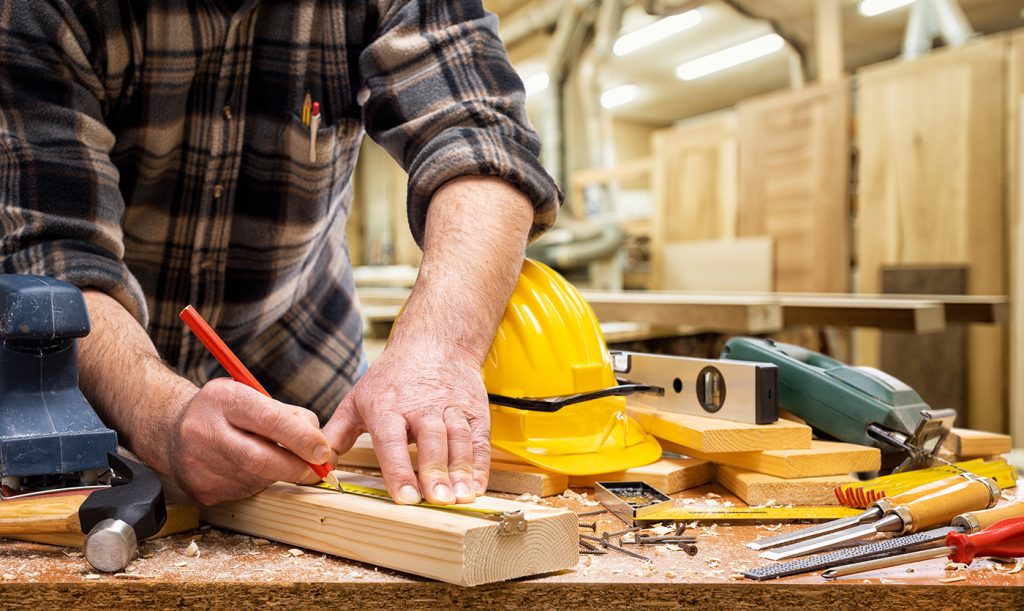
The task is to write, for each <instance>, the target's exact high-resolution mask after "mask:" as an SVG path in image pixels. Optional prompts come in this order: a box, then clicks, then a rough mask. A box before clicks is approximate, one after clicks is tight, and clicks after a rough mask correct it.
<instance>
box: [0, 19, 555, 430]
mask: <svg viewBox="0 0 1024 611" xmlns="http://www.w3.org/2000/svg"><path fill="white" fill-rule="evenodd" d="M307 93H309V94H310V95H311V97H312V98H313V99H315V100H317V101H319V102H320V108H321V116H322V121H321V124H320V127H319V130H318V131H317V134H316V139H315V147H316V161H312V160H311V157H310V154H309V148H310V134H309V131H308V128H307V127H306V126H305V125H304V124H303V121H302V108H303V102H304V99H305V96H306V94H307ZM523 100H524V94H523V89H522V83H521V82H520V80H519V78H518V77H517V76H516V74H515V72H514V71H513V70H512V68H511V66H510V65H509V62H508V59H507V56H506V54H505V51H504V49H503V47H502V44H501V42H500V40H499V39H498V36H497V21H496V18H495V17H494V16H493V15H490V14H488V13H486V12H485V11H484V10H483V8H482V7H481V5H480V2H479V0H459V1H453V0H430V1H428V0H422V1H419V2H414V1H400V0H379V1H377V2H370V1H366V2H363V1H353V0H319V1H318V0H261V1H257V0H243V1H241V2H239V1H232V0H163V1H159V2H158V1H153V2H147V1H143V0H91V1H87V0H79V1H74V0H47V1H42V0H40V1H31V2H30V1H27V0H26V1H21V0H16V1H12V2H3V3H0V228H2V230H3V231H2V236H0V271H2V272H4V273H33V274H44V275H48V276H54V277H57V278H61V279H64V280H67V281H69V282H72V283H74V284H76V285H78V286H80V287H94V288H98V289H101V290H103V291H105V292H107V293H109V294H110V295H111V296H113V297H114V298H115V299H117V300H118V301H119V302H120V303H121V304H122V305H123V306H124V307H125V308H127V310H128V311H129V312H131V313H132V314H133V315H134V316H135V318H136V319H138V321H139V322H140V323H141V324H143V325H144V326H146V328H147V331H148V333H149V335H150V337H152V339H153V341H154V343H155V344H156V347H157V349H158V350H159V352H160V354H161V356H162V357H163V358H165V359H166V360H167V361H168V362H169V363H170V364H171V366H173V367H175V368H176V369H177V371H178V372H180V373H182V374H183V375H185V376H187V377H189V378H190V379H192V380H193V381H195V382H197V383H199V384H202V383H204V382H205V381H206V380H208V379H209V378H211V377H213V376H216V375H223V374H222V373H220V370H219V369H218V366H217V364H216V362H215V361H213V360H212V358H211V357H209V356H208V355H207V354H206V351H205V350H204V349H203V347H202V346H201V344H199V343H198V341H197V340H196V339H195V338H194V337H192V335H191V334H190V333H188V332H187V331H185V330H184V327H183V325H182V324H181V322H180V321H179V320H178V318H177V314H178V312H179V311H180V310H181V308H182V307H183V306H184V305H185V304H188V303H191V304H193V305H195V306H196V308H197V309H198V310H199V311H200V312H202V313H203V315H204V316H205V317H206V318H207V319H208V320H209V321H210V323H211V324H212V325H213V326H214V327H215V328H216V329H217V331H218V332H219V333H220V334H221V336H222V337H223V338H224V340H225V341H226V342H227V343H228V345H230V346H231V347H232V348H233V349H235V350H236V352H237V353H238V354H239V356H240V358H241V359H242V361H244V362H245V363H247V364H248V365H249V366H250V367H251V368H252V370H253V372H254V374H255V375H256V377H257V378H259V379H260V380H261V381H262V382H263V384H264V385H265V386H266V387H267V389H268V390H269V391H270V392H271V393H272V394H274V395H275V396H276V397H277V398H279V399H281V400H284V401H289V402H291V403H295V404H299V405H304V406H307V407H310V408H311V409H313V410H315V411H316V412H318V413H319V414H320V415H321V417H322V418H323V417H327V416H329V415H330V412H331V411H332V410H333V408H334V407H335V406H336V405H337V403H338V401H339V400H340V398H341V397H342V396H343V395H344V393H345V392H347V391H348V389H349V388H350V387H351V385H352V383H353V381H354V380H355V379H356V377H357V375H358V373H359V368H360V364H361V359H362V354H363V352H362V324H361V319H360V315H359V307H358V303H357V300H356V296H355V290H354V285H353V279H352V273H351V264H350V262H349V258H348V253H347V247H346V243H345V232H344V227H345V222H346V219H347V216H348V213H349V209H350V206H351V202H352V184H351V177H352V170H353V167H354V165H355V162H356V157H357V154H358V150H359V145H360V141H361V139H362V134H363V129H364V126H365V128H366V130H367V131H368V132H369V134H370V136H371V137H373V139H374V140H376V141H377V142H378V143H380V144H381V145H382V146H383V147H384V148H385V149H386V150H387V151H388V152H389V153H390V154H391V156H393V157H394V158H395V159H396V160H397V161H398V162H399V163H400V164H401V165H402V167H403V168H405V169H406V171H407V172H408V173H409V177H410V181H409V192H408V215H409V225H410V227H411V229H412V232H413V235H414V236H415V237H416V239H417V240H418V241H419V240H421V238H422V234H423V226H424V222H425V218H426V211H427V206H428V204H429V202H430V199H431V197H432V195H433V193H434V191H435V190H437V189H438V188H439V187H440V186H441V185H443V184H444V183H445V182H446V181H448V180H450V179H452V178H455V177H458V176H462V175H469V174H477V175H491V176H498V177H501V178H503V179H505V180H507V181H509V182H510V183H512V184H514V185H516V186H517V187H518V188H519V189H521V190H522V191H523V192H524V193H525V194H526V195H527V196H528V197H530V199H531V200H532V201H533V203H534V205H535V211H536V214H535V220H534V228H533V231H534V234H536V233H537V232H539V231H542V230H544V229H545V228H547V227H549V226H550V225H551V223H552V222H553V221H554V218H555V215H556V212H557V208H558V205H559V202H560V198H561V195H560V193H559V192H558V189H557V188H556V187H555V185H554V183H553V182H552V180H551V179H550V177H549V176H548V175H547V174H546V173H545V171H544V170H543V168H542V166H541V165H540V164H539V162H538V159H537V155H538V152H539V148H540V147H539V142H538V139H537V136H536V134H535V133H534V132H533V130H532V128H531V127H530V125H529V122H528V120H527V118H526V114H525V110H524V105H523Z"/></svg>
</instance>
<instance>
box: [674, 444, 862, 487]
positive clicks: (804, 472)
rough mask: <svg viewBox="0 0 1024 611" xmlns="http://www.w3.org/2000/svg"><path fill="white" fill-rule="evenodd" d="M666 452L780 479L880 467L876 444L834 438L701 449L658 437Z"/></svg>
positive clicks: (840, 473) (836, 473)
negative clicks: (792, 445) (758, 447)
mask: <svg viewBox="0 0 1024 611" xmlns="http://www.w3.org/2000/svg"><path fill="white" fill-rule="evenodd" d="M661 447H662V449H664V450H667V451H669V452H676V453H678V454H686V455H687V456H692V457H694V458H699V459H702V460H706V461H710V462H713V463H715V464H719V465H729V466H731V467H737V468H739V469H744V470H747V471H754V472H757V473H764V474H765V475H774V476H776V477H781V478H783V479H794V478H800V477H821V476H825V475H848V474H850V473H856V472H860V471H877V470H878V469H880V468H881V467H882V453H881V452H880V451H879V450H878V449H877V448H869V447H867V446H859V445H854V444H850V443H839V442H836V441H819V440H813V441H811V447H809V448H801V449H797V450H765V451H763V452H718V453H715V454H711V453H706V452H701V451H699V450H694V449H693V448H688V447H686V446H682V445H679V444H676V443H672V442H670V441H665V440H662V441H661Z"/></svg>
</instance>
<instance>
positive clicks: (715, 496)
mask: <svg viewBox="0 0 1024 611" xmlns="http://www.w3.org/2000/svg"><path fill="white" fill-rule="evenodd" d="M704 498H708V499H720V498H722V495H721V494H715V493H714V492H708V493H707V494H705V495H704Z"/></svg>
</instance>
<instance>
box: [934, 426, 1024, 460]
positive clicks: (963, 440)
mask: <svg viewBox="0 0 1024 611" xmlns="http://www.w3.org/2000/svg"><path fill="white" fill-rule="evenodd" d="M943 447H945V448H947V449H949V451H951V452H952V453H953V454H955V455H956V457H957V459H958V460H964V459H970V458H988V457H989V456H998V455H999V454H1008V453H1010V452H1011V451H1013V440H1012V439H1011V438H1010V436H1009V435H1003V434H1001V433H986V432H985V431H972V430H969V429H958V428H954V429H953V431H952V432H951V433H950V434H949V437H946V441H945V443H944V444H943Z"/></svg>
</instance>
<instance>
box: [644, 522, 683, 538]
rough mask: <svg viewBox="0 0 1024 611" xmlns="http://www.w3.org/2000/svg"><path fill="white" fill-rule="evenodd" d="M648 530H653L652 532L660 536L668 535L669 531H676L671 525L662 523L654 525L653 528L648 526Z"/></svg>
mask: <svg viewBox="0 0 1024 611" xmlns="http://www.w3.org/2000/svg"><path fill="white" fill-rule="evenodd" d="M647 530H649V531H651V532H652V533H654V534H655V535H656V536H658V537H664V536H665V535H667V534H669V533H674V532H675V531H676V529H675V528H673V527H671V526H664V525H662V524H659V525H657V526H653V527H651V528H648V529H647Z"/></svg>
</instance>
